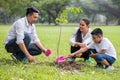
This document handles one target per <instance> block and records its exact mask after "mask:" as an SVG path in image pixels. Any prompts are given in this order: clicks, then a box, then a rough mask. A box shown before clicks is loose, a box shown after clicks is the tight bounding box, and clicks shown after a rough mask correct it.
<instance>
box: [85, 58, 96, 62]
mask: <svg viewBox="0 0 120 80" xmlns="http://www.w3.org/2000/svg"><path fill="white" fill-rule="evenodd" d="M86 62H88V63H94V62H93V61H92V60H91V59H90V58H89V59H87V60H86Z"/></svg>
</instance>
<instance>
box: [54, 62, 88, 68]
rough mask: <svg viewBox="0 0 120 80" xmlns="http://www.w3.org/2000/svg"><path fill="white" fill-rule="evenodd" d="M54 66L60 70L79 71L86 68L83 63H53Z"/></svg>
mask: <svg viewBox="0 0 120 80" xmlns="http://www.w3.org/2000/svg"><path fill="white" fill-rule="evenodd" d="M55 65H56V66H57V67H58V68H59V69H62V70H80V69H81V67H83V66H86V64H85V63H84V62H68V61H65V62H61V63H55Z"/></svg>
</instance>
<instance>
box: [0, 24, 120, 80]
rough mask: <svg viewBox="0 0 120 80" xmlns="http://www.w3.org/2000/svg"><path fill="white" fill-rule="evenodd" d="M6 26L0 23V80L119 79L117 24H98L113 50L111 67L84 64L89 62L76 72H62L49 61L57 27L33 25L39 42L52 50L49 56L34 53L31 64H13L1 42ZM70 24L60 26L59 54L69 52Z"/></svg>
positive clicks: (71, 29)
mask: <svg viewBox="0 0 120 80" xmlns="http://www.w3.org/2000/svg"><path fill="white" fill-rule="evenodd" d="M9 28H10V27H9V26H8V25H7V26H5V25H1V26H0V80H120V76H119V74H120V58H119V57H120V26H110V27H108V26H107V27H101V28H102V30H103V31H104V36H105V37H107V38H109V40H110V41H111V42H112V43H113V45H114V46H115V49H116V51H117V61H116V62H115V63H114V64H113V66H114V67H115V70H113V71H104V70H102V69H97V68H94V67H93V65H95V64H88V65H89V66H87V67H82V69H81V70H79V73H73V72H68V71H66V72H65V71H64V74H63V73H61V71H60V70H58V69H57V68H56V66H51V65H50V63H51V62H53V61H54V60H55V59H56V57H57V54H56V53H57V42H58V36H59V27H56V26H40V25H37V27H36V29H37V33H38V37H39V38H40V40H41V42H42V44H43V45H44V46H45V47H46V48H50V49H51V50H52V52H53V53H52V55H51V56H49V57H46V56H45V55H43V54H41V55H38V56H35V59H36V63H35V64H30V63H23V62H21V63H20V62H18V63H17V64H16V63H14V62H13V60H12V59H11V57H10V54H9V53H7V52H6V51H5V49H4V45H3V42H4V40H5V37H6V35H7V32H8V30H9ZM74 28H75V27H69V26H67V27H64V26H62V35H61V42H60V48H59V56H61V55H65V56H66V55H68V54H69V53H70V48H69V38H70V36H71V34H72V32H73V30H74ZM91 28H92V29H94V28H96V27H91Z"/></svg>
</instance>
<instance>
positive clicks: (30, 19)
mask: <svg viewBox="0 0 120 80" xmlns="http://www.w3.org/2000/svg"><path fill="white" fill-rule="evenodd" d="M38 17H39V14H38V13H36V12H33V14H32V15H28V22H29V23H30V24H33V23H35V22H36V21H37V19H38Z"/></svg>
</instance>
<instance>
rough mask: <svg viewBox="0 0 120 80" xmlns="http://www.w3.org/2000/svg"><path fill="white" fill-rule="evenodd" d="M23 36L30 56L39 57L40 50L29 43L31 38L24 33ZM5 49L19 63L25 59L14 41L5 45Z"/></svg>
mask: <svg viewBox="0 0 120 80" xmlns="http://www.w3.org/2000/svg"><path fill="white" fill-rule="evenodd" d="M24 36H25V37H24V39H23V41H24V44H25V46H26V48H27V50H28V52H29V53H30V55H32V56H34V55H39V54H40V53H42V50H41V49H39V48H38V47H37V46H36V44H35V43H30V42H31V38H30V35H29V34H28V33H25V34H24ZM5 49H6V50H7V52H9V53H13V55H14V56H15V57H16V58H17V59H18V60H20V61H22V60H23V59H24V58H25V57H26V56H25V54H24V53H23V52H22V51H21V50H20V48H19V46H18V45H17V44H16V39H12V40H10V41H9V42H8V43H7V44H6V45H5Z"/></svg>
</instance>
